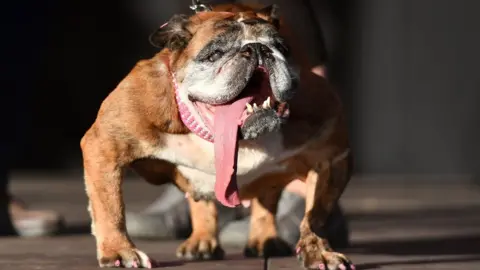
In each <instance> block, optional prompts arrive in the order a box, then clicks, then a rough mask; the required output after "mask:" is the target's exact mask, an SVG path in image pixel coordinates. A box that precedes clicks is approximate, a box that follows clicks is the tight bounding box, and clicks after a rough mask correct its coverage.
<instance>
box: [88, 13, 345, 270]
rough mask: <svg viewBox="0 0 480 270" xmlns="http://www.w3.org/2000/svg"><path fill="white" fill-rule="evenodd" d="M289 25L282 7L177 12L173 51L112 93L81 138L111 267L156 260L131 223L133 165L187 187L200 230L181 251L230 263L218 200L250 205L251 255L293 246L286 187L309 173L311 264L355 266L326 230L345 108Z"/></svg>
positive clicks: (339, 166)
mask: <svg viewBox="0 0 480 270" xmlns="http://www.w3.org/2000/svg"><path fill="white" fill-rule="evenodd" d="M284 29H285V28H284V27H283V23H282V22H281V21H280V20H279V18H278V15H277V8H276V6H270V7H266V8H263V9H261V10H256V11H255V10H254V9H252V8H250V7H248V6H243V5H223V6H218V7H216V8H215V9H214V11H208V12H199V13H197V14H195V15H193V16H190V17H187V16H174V17H173V18H172V19H171V20H170V21H169V22H168V24H166V25H165V26H163V27H161V28H160V29H158V31H156V32H155V33H154V34H152V36H151V37H150V40H151V42H152V43H153V44H155V45H157V46H158V47H161V48H163V49H162V50H161V51H160V52H159V53H158V54H156V55H155V56H154V57H153V58H151V59H148V60H142V61H140V62H139V63H138V64H137V65H136V66H135V67H134V69H133V70H132V71H131V73H130V74H128V76H127V77H126V78H125V79H124V80H123V81H122V82H121V83H120V84H119V85H118V87H117V88H116V89H115V90H114V91H112V92H111V93H110V95H109V96H108V97H107V98H106V99H105V100H104V101H103V103H102V105H101V108H100V110H99V112H98V116H97V119H96V120H95V122H94V124H93V125H92V126H91V128H90V129H89V130H88V131H87V132H86V134H85V135H84V137H83V138H82V140H81V148H82V152H83V162H84V168H85V184H86V190H87V194H88V197H89V210H90V213H91V217H92V234H93V235H94V236H95V238H96V245H97V257H98V262H99V264H100V266H101V267H115V266H116V267H151V266H152V260H150V258H149V257H148V256H147V255H146V254H145V253H144V252H142V251H141V250H139V249H137V247H136V246H135V245H134V243H133V242H132V241H131V239H130V238H129V236H128V233H127V231H126V228H125V213H124V212H125V209H124V202H123V199H122V188H121V185H122V176H123V173H124V170H125V169H126V168H131V169H133V170H134V171H135V172H137V173H138V174H139V175H140V176H142V177H143V178H145V179H146V181H148V182H149V183H152V184H163V183H167V182H173V183H175V184H176V185H177V186H178V187H179V188H180V189H181V190H183V191H184V192H186V193H188V194H189V196H188V201H189V204H190V208H191V218H192V225H193V231H192V234H191V236H190V238H189V239H187V240H186V241H185V242H184V243H183V244H182V245H181V246H180V247H179V248H178V250H177V255H178V256H179V257H183V258H187V259H188V258H198V259H208V258H221V256H222V254H223V252H222V249H221V248H220V246H219V243H218V238H217V224H216V219H217V212H216V209H215V204H214V203H213V201H212V200H214V199H217V200H218V201H220V202H221V203H222V204H224V205H225V206H229V207H235V206H238V205H240V204H241V200H252V203H251V207H252V209H251V211H252V213H251V228H252V229H251V230H250V233H249V240H248V245H247V247H246V249H245V254H246V255H253V256H259V255H262V256H273V255H282V254H286V253H288V252H289V251H290V250H289V247H288V246H287V245H286V244H285V243H284V242H282V241H281V240H279V239H278V238H277V232H276V228H275V214H276V206H277V202H278V199H279V197H280V195H281V192H282V189H283V188H284V187H285V186H286V185H287V184H288V183H290V182H291V181H293V180H295V179H300V180H302V181H305V182H306V186H307V190H306V194H307V195H306V209H305V217H304V219H303V221H302V223H301V225H300V232H301V236H300V240H299V242H298V244H297V249H296V251H297V255H298V256H299V258H300V259H301V262H302V266H303V267H305V268H307V269H319V268H320V269H321V268H324V269H350V268H353V266H352V265H351V264H350V261H349V260H348V259H347V258H346V257H345V256H344V255H342V254H340V253H336V252H334V251H333V250H332V249H331V248H330V247H329V244H328V242H327V240H326V238H325V235H324V233H323V232H322V227H323V225H324V223H325V220H326V218H327V217H328V215H329V213H330V211H331V209H332V206H333V205H334V204H335V203H336V201H337V200H338V198H339V197H340V195H341V194H342V192H343V190H344V188H345V186H346V184H347V182H348V180H349V178H350V171H351V155H350V153H349V143H348V138H347V129H346V123H345V117H344V114H343V109H342V105H341V103H340V101H339V98H338V96H337V94H336V93H335V92H334V91H333V90H332V88H331V86H329V84H328V83H327V81H326V80H325V79H323V78H321V77H319V76H317V75H314V74H313V73H312V72H311V71H310V67H308V66H306V65H304V64H303V63H305V62H304V60H305V57H304V56H302V51H301V48H296V47H295V45H298V44H295V42H294V41H292V40H291V37H290V36H289V35H288V33H287V32H286V31H285V30H284ZM287 41H289V42H287ZM287 43H288V44H289V45H292V48H291V49H290V50H289V48H288V47H287ZM299 47H300V46H299ZM302 59H303V60H302ZM294 64H296V65H297V66H299V68H298V69H297V70H298V72H297V73H296V74H295V72H294V69H293V68H292V66H293V65H294Z"/></svg>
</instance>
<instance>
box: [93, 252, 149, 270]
mask: <svg viewBox="0 0 480 270" xmlns="http://www.w3.org/2000/svg"><path fill="white" fill-rule="evenodd" d="M98 263H99V265H100V267H102V268H114V267H117V268H120V267H124V268H152V267H154V265H155V262H154V261H153V260H151V259H150V258H149V257H148V256H147V254H145V253H144V252H143V251H141V250H138V249H136V248H126V249H123V250H120V251H118V252H117V253H116V254H114V255H112V256H108V257H107V256H101V257H100V259H98Z"/></svg>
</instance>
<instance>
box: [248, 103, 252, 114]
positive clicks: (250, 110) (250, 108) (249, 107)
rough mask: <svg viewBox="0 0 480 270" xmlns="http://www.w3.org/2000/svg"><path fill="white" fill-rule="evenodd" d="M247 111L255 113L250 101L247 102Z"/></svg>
mask: <svg viewBox="0 0 480 270" xmlns="http://www.w3.org/2000/svg"><path fill="white" fill-rule="evenodd" d="M247 112H249V113H253V107H252V105H250V103H247Z"/></svg>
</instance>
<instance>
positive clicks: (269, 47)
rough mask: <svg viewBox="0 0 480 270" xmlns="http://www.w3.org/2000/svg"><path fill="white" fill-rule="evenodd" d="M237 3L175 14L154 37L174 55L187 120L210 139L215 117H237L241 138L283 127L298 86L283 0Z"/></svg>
mask: <svg viewBox="0 0 480 270" xmlns="http://www.w3.org/2000/svg"><path fill="white" fill-rule="evenodd" d="M237 9H238V10H236V11H235V10H230V11H227V12H226V11H213V12H200V13H197V14H195V15H193V16H191V17H187V16H182V15H176V16H174V17H173V18H172V19H171V20H170V21H169V22H168V23H167V24H166V25H165V26H163V27H161V28H160V29H158V30H157V31H156V32H154V33H153V34H152V35H151V36H150V41H151V43H152V44H154V45H155V46H157V47H161V48H167V49H168V50H170V51H171V53H172V55H175V59H174V63H172V65H171V67H170V68H171V71H172V73H173V74H174V76H175V79H176V83H177V89H176V90H177V101H178V103H179V104H178V105H179V109H180V113H181V114H182V120H183V121H184V122H185V124H186V125H187V126H188V127H189V128H190V129H191V130H192V131H193V132H195V133H196V134H197V135H199V136H201V137H203V138H205V139H207V140H210V141H213V140H214V138H215V137H216V136H217V135H216V131H215V129H216V123H215V122H216V121H226V122H232V121H233V122H234V123H235V124H236V125H238V126H239V127H240V131H241V132H240V136H241V137H240V139H255V138H257V137H259V136H261V135H262V134H265V133H267V132H271V131H274V130H276V129H278V128H279V127H280V125H281V124H282V122H283V121H284V120H285V119H286V117H287V116H288V113H289V112H288V105H287V103H286V102H287V101H288V100H289V99H290V98H291V97H292V95H293V94H294V90H295V87H296V83H295V82H296V78H295V77H296V76H294V75H293V74H292V70H291V68H290V67H289V64H288V62H287V57H288V48H287V45H286V44H285V41H284V39H283V38H282V37H281V36H280V34H279V31H278V30H279V29H278V28H279V18H278V9H277V6H275V5H272V6H269V7H266V8H263V9H261V10H258V11H254V10H248V8H243V9H242V8H239V7H238V6H237Z"/></svg>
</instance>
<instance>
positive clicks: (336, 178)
mask: <svg viewBox="0 0 480 270" xmlns="http://www.w3.org/2000/svg"><path fill="white" fill-rule="evenodd" d="M349 158H350V156H349V155H348V151H346V152H344V153H343V154H340V155H339V156H337V157H336V158H335V159H333V160H330V161H326V162H323V163H322V164H320V165H319V168H316V169H315V170H311V171H310V172H309V173H308V175H307V178H306V193H307V194H306V202H305V204H306V206H305V217H304V218H303V220H302V222H301V224H300V240H299V241H298V243H297V249H296V251H297V258H298V259H299V260H300V262H301V263H302V266H303V267H304V268H307V269H321V270H324V269H328V270H347V269H354V266H353V265H352V264H351V262H350V260H349V259H347V258H346V257H345V256H344V255H343V254H341V253H337V252H334V251H333V250H332V248H331V247H330V245H329V243H328V241H327V238H326V235H325V230H324V225H325V221H326V220H327V218H328V216H329V214H330V212H331V210H332V208H333V206H334V205H335V203H336V202H337V201H338V199H339V197H340V195H341V194H342V193H343V190H344V188H345V186H346V184H347V182H348V180H349V169H350V168H349Z"/></svg>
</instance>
